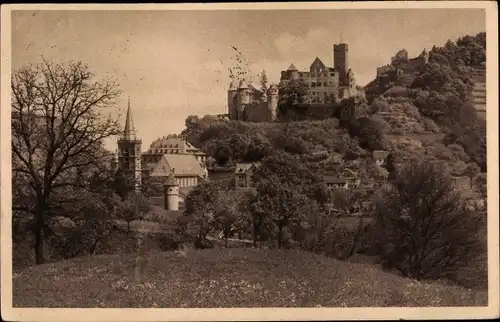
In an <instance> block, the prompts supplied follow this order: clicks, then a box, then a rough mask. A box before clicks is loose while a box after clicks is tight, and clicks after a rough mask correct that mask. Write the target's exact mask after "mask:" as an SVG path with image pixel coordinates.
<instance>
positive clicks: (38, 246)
mask: <svg viewBox="0 0 500 322" xmlns="http://www.w3.org/2000/svg"><path fill="white" fill-rule="evenodd" d="M34 233H35V261H36V264H37V265H40V264H43V263H44V262H45V259H44V258H43V229H42V226H40V225H37V227H36V228H35V231H34Z"/></svg>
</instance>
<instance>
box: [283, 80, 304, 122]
mask: <svg viewBox="0 0 500 322" xmlns="http://www.w3.org/2000/svg"><path fill="white" fill-rule="evenodd" d="M278 93H279V100H278V112H279V113H278V116H279V117H281V116H282V115H286V114H287V112H288V110H293V108H294V107H295V105H297V104H303V103H308V102H309V101H310V94H309V86H308V85H307V84H306V83H305V82H304V81H303V80H302V79H298V80H290V81H288V82H286V83H283V82H282V83H280V84H279V86H278Z"/></svg>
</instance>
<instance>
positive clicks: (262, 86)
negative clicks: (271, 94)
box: [259, 70, 269, 93]
mask: <svg viewBox="0 0 500 322" xmlns="http://www.w3.org/2000/svg"><path fill="white" fill-rule="evenodd" d="M259 76H260V90H261V91H263V92H264V93H266V92H267V89H268V83H269V82H268V79H267V73H266V71H265V70H262V73H261V74H260V75H259Z"/></svg>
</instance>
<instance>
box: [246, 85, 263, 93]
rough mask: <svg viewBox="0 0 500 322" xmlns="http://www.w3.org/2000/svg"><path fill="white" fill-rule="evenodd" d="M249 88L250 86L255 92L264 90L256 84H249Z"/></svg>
mask: <svg viewBox="0 0 500 322" xmlns="http://www.w3.org/2000/svg"><path fill="white" fill-rule="evenodd" d="M248 88H250V89H251V90H252V91H254V92H261V93H262V90H261V89H260V88H259V86H257V85H255V84H248Z"/></svg>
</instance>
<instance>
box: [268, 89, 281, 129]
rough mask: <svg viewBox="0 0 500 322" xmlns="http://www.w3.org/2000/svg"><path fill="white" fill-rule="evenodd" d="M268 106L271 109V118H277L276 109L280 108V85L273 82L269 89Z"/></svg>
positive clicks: (272, 119)
mask: <svg viewBox="0 0 500 322" xmlns="http://www.w3.org/2000/svg"><path fill="white" fill-rule="evenodd" d="M267 108H268V109H269V112H270V115H271V120H270V121H274V120H276V111H277V110H278V87H277V86H276V85H275V84H271V86H269V89H268V90H267Z"/></svg>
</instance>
